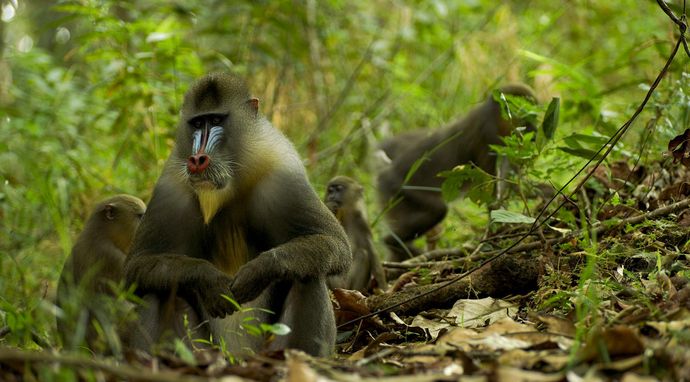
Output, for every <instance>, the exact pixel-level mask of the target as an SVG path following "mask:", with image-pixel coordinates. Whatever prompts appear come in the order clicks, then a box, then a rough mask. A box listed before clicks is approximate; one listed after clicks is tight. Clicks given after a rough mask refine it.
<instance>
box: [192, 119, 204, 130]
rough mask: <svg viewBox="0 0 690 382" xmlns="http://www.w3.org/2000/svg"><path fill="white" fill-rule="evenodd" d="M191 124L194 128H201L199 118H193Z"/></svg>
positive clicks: (201, 124) (201, 123)
mask: <svg viewBox="0 0 690 382" xmlns="http://www.w3.org/2000/svg"><path fill="white" fill-rule="evenodd" d="M192 126H194V128H195V129H201V126H203V122H201V120H200V119H195V120H194V121H192Z"/></svg>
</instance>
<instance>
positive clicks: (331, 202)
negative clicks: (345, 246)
mask: <svg viewBox="0 0 690 382" xmlns="http://www.w3.org/2000/svg"><path fill="white" fill-rule="evenodd" d="M324 202H325V203H326V206H327V207H328V209H330V210H331V212H333V214H334V215H335V217H336V218H337V219H338V221H339V222H340V224H341V225H342V226H343V228H344V229H345V233H346V234H347V237H348V239H349V240H350V247H351V248H352V267H350V270H349V271H348V272H347V273H343V274H342V275H338V276H331V277H330V278H329V279H328V284H329V286H330V287H331V288H345V289H353V290H359V291H362V292H370V291H372V290H373V289H374V288H378V289H386V286H387V285H386V275H385V272H384V270H383V267H382V266H381V260H380V259H379V257H378V255H377V254H376V252H375V251H374V243H373V239H372V234H371V229H370V228H369V221H368V219H367V211H366V207H365V205H364V188H362V186H361V185H360V184H359V183H357V182H356V181H355V180H354V179H352V178H349V177H346V176H336V177H335V178H333V179H331V180H330V181H329V182H328V185H327V186H326V195H325V196H324ZM372 278H373V281H374V285H373V286H372Z"/></svg>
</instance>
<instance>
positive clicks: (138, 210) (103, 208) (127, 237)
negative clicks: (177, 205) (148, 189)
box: [87, 194, 146, 253]
mask: <svg viewBox="0 0 690 382" xmlns="http://www.w3.org/2000/svg"><path fill="white" fill-rule="evenodd" d="M144 212H146V204H144V202H143V201H142V200H141V199H139V198H137V197H134V196H131V195H125V194H122V195H117V196H114V197H112V198H109V199H106V200H104V201H102V202H100V203H98V204H97V205H96V207H94V209H93V212H92V213H91V217H90V218H89V222H88V223H87V227H92V229H94V230H97V231H98V232H99V233H101V234H103V233H105V234H106V236H107V238H108V239H110V241H112V243H113V244H115V246H116V247H117V248H119V249H120V250H121V251H122V252H124V253H128V252H129V248H130V246H131V245H132V240H133V239H134V234H135V233H136V231H137V228H138V227H139V223H140V222H141V218H142V217H143V216H144Z"/></svg>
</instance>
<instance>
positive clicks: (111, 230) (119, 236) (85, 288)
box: [57, 195, 146, 351]
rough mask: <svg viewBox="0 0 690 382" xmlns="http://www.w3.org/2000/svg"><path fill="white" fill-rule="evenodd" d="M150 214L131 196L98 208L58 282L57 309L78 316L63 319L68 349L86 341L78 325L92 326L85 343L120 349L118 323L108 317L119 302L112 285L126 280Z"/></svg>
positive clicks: (62, 331)
mask: <svg viewBox="0 0 690 382" xmlns="http://www.w3.org/2000/svg"><path fill="white" fill-rule="evenodd" d="M145 210H146V205H145V204H144V202H142V201H141V200H140V199H139V198H136V197H134V196H130V195H117V196H114V197H112V198H109V199H106V200H104V201H102V202H100V203H98V204H97V205H96V206H95V207H94V208H93V211H92V212H91V215H90V216H89V218H88V220H87V221H86V224H85V225H84V230H83V231H82V232H81V234H80V235H79V237H78V238H77V241H76V243H75V244H74V247H73V248H72V252H71V254H70V256H69V257H68V258H67V261H66V262H65V264H64V266H63V268H62V273H61V274H60V280H59V282H58V290H57V306H58V307H60V308H61V309H62V310H64V311H71V312H70V313H72V314H68V315H67V317H63V318H58V320H57V327H58V333H59V335H60V337H61V338H62V341H63V345H64V346H65V347H69V348H75V347H77V346H78V345H79V344H80V343H81V340H82V338H80V336H76V337H75V334H76V332H77V329H78V325H80V324H82V325H83V324H86V326H85V328H86V331H85V335H84V339H85V340H86V343H87V344H88V345H89V347H90V348H91V349H93V350H97V351H103V350H106V349H105V348H104V346H107V347H110V348H111V350H112V348H113V347H115V348H119V346H120V345H119V342H118V339H117V335H116V334H115V333H116V328H115V327H114V324H115V323H116V321H117V320H116V319H115V317H109V316H108V313H107V312H106V310H105V304H109V303H112V302H113V297H114V292H113V289H112V286H113V285H114V284H117V283H119V282H120V281H121V280H122V266H123V264H124V262H125V258H126V256H127V253H128V252H129V249H130V246H131V244H132V239H133V238H134V233H135V232H136V230H137V227H138V226H139V222H140V221H141V217H142V216H143V215H144V211H145ZM108 297H110V299H109V298H108ZM75 309H76V310H78V311H75ZM80 317H81V319H79V318H80ZM75 318H77V319H76V320H75ZM94 321H97V322H98V324H99V325H100V327H101V328H102V329H103V330H104V334H105V335H106V338H105V341H102V340H99V336H98V332H97V330H96V327H95V322H94Z"/></svg>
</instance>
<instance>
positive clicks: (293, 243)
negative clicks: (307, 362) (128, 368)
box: [125, 74, 352, 355]
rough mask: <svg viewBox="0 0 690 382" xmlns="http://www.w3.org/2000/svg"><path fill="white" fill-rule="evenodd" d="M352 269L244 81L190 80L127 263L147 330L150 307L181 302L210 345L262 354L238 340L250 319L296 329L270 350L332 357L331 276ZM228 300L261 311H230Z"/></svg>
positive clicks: (335, 228) (244, 338) (333, 228)
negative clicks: (200, 321) (173, 299)
mask: <svg viewBox="0 0 690 382" xmlns="http://www.w3.org/2000/svg"><path fill="white" fill-rule="evenodd" d="M351 261H352V258H351V254H350V248H349V244H348V240H347V237H346V236H345V232H344V231H343V229H342V227H341V226H340V225H339V224H338V221H337V220H336V219H335V217H334V216H333V214H331V213H330V211H329V210H328V209H327V208H326V206H325V205H324V204H323V203H322V202H321V200H320V199H319V197H318V195H317V194H316V193H315V191H314V189H313V188H312V187H311V185H310V184H309V181H308V180H307V175H306V171H305V169H304V167H303V165H302V162H301V160H300V158H299V156H298V154H297V152H296V150H295V149H294V147H293V146H292V144H291V143H290V142H289V141H288V140H287V138H286V137H285V136H283V135H282V134H281V133H280V132H279V131H278V130H277V129H275V128H274V127H273V126H271V124H270V123H269V122H268V121H267V120H266V119H265V118H264V117H263V116H262V115H261V113H259V110H258V100H257V99H256V98H252V97H251V96H250V94H249V90H248V88H247V86H246V84H245V83H244V81H242V80H241V79H239V78H238V77H236V76H233V75H228V74H210V75H207V76H205V77H203V78H201V79H200V80H198V81H197V82H196V83H194V84H193V85H192V86H191V88H190V89H189V90H188V91H187V93H186V95H185V98H184V103H183V105H182V112H181V118H180V122H179V125H178V127H177V138H176V143H175V147H174V149H173V152H172V154H171V155H170V158H169V159H168V161H167V163H166V165H165V168H164V169H163V173H162V175H161V176H160V178H159V180H158V183H157V184H156V187H155V189H154V191H153V196H152V198H151V201H150V202H149V206H148V210H147V211H146V214H145V215H144V218H143V221H142V224H141V226H140V228H139V230H138V231H137V234H136V237H135V241H134V245H133V249H132V252H131V255H130V256H129V257H128V259H127V261H126V263H125V278H126V280H127V281H128V282H129V283H134V284H136V286H137V293H138V294H140V295H142V296H145V297H146V298H147V299H148V301H149V302H150V304H149V308H148V309H144V310H142V311H141V321H142V325H143V326H144V327H152V328H153V329H155V327H156V323H157V322H158V320H159V313H158V312H159V311H160V309H158V308H157V304H156V303H155V302H156V301H158V302H162V301H165V299H167V298H168V297H169V296H170V295H175V296H179V297H180V298H182V299H184V300H185V301H187V302H188V303H189V304H190V305H191V306H192V307H193V309H194V310H195V312H197V313H198V314H199V316H200V317H204V318H207V319H208V322H209V325H208V329H209V330H210V332H211V334H212V336H213V338H214V339H216V340H218V339H219V338H221V339H222V340H223V341H224V342H225V344H227V346H228V350H230V351H234V352H238V353H241V352H246V351H257V350H260V349H264V348H266V346H265V343H264V342H265V341H264V339H263V338H259V337H253V336H250V335H246V333H243V331H242V328H241V324H243V322H244V320H246V319H248V318H249V317H251V318H253V319H255V320H256V321H254V324H256V325H258V324H275V323H283V324H286V325H287V326H289V327H290V328H291V332H290V333H289V334H288V335H286V336H279V337H278V338H277V339H276V340H275V341H273V342H271V343H270V344H268V348H269V349H282V348H296V349H300V350H303V351H305V352H307V353H310V354H313V355H327V354H330V353H331V352H332V349H333V345H334V341H335V320H334V315H333V309H332V306H331V303H330V300H329V297H328V291H327V287H326V278H327V277H328V276H330V275H335V274H338V273H341V272H343V271H345V270H347V269H348V268H349V266H350V263H351ZM226 297H229V298H232V299H234V300H235V301H236V302H238V303H240V304H243V305H244V306H246V307H249V308H255V309H254V310H251V311H249V312H235V311H236V306H235V305H234V304H233V303H232V302H231V301H229V300H228V299H227V298H226ZM154 332H155V330H154ZM153 337H154V338H152V339H151V340H152V342H154V343H155V342H157V341H159V340H160V338H155V337H157V335H154V336H153ZM139 345H140V346H141V347H147V346H149V345H150V344H139Z"/></svg>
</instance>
